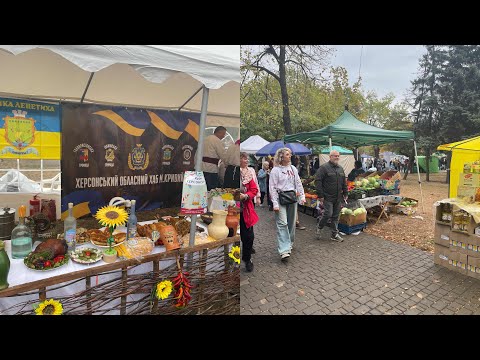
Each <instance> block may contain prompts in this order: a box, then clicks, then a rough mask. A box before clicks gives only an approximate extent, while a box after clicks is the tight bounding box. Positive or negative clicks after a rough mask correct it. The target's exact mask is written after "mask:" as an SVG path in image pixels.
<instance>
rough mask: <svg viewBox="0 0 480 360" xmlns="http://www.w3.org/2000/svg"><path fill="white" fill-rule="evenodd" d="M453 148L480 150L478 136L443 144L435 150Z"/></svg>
mask: <svg viewBox="0 0 480 360" xmlns="http://www.w3.org/2000/svg"><path fill="white" fill-rule="evenodd" d="M453 149H455V150H468V151H480V136H477V137H474V138H471V139H466V140H462V141H457V142H454V143H450V144H443V145H440V146H438V147H437V150H443V151H452V150H453Z"/></svg>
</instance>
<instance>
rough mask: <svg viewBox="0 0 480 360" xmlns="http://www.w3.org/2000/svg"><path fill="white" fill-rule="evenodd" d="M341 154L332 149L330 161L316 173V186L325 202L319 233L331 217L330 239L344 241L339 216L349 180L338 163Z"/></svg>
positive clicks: (318, 193) (319, 223)
mask: <svg viewBox="0 0 480 360" xmlns="http://www.w3.org/2000/svg"><path fill="white" fill-rule="evenodd" d="M339 160H340V154H339V152H338V151H335V150H332V151H330V161H329V162H327V163H326V164H323V165H322V166H320V168H319V169H318V171H317V173H316V174H315V186H316V188H317V195H318V198H319V200H320V202H323V207H324V212H323V217H322V218H321V220H319V222H318V226H317V234H318V232H319V230H322V229H323V227H324V226H325V225H326V224H327V222H328V220H329V219H331V223H330V227H331V228H332V237H331V238H330V240H333V241H339V242H340V241H343V238H342V237H341V236H340V235H339V234H338V217H339V215H340V206H341V204H342V201H344V200H345V201H346V200H347V195H348V192H347V182H346V179H345V172H344V171H343V168H342V167H341V166H340V165H338V161H339Z"/></svg>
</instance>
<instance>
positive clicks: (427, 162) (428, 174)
mask: <svg viewBox="0 0 480 360" xmlns="http://www.w3.org/2000/svg"><path fill="white" fill-rule="evenodd" d="M425 150H426V154H425V162H426V168H425V173H426V174H427V176H426V181H430V147H427V148H426V149H425Z"/></svg>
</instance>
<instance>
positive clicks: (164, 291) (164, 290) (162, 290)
mask: <svg viewBox="0 0 480 360" xmlns="http://www.w3.org/2000/svg"><path fill="white" fill-rule="evenodd" d="M172 289H173V285H172V282H171V281H170V280H163V281H162V282H159V283H158V284H157V287H156V291H155V295H157V298H159V299H161V300H164V299H166V298H167V297H168V296H169V295H170V294H171V293H172Z"/></svg>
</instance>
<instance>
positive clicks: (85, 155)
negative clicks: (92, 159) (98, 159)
mask: <svg viewBox="0 0 480 360" xmlns="http://www.w3.org/2000/svg"><path fill="white" fill-rule="evenodd" d="M79 154H80V155H79V156H78V160H80V161H83V162H88V149H87V148H81V149H80V151H79Z"/></svg>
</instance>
